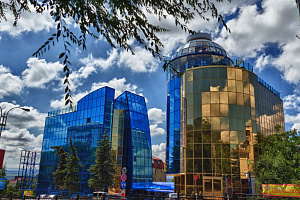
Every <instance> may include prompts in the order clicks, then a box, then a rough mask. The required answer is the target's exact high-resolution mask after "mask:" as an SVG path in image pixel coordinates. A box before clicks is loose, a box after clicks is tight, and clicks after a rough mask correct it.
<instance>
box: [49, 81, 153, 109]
mask: <svg viewBox="0 0 300 200" xmlns="http://www.w3.org/2000/svg"><path fill="white" fill-rule="evenodd" d="M105 86H109V87H111V88H114V89H115V97H117V96H119V95H120V94H122V93H123V92H124V91H128V92H132V93H134V94H137V91H138V86H137V85H134V84H131V83H126V78H125V77H123V78H120V79H118V78H113V79H112V80H110V81H108V82H99V83H93V85H92V88H91V89H90V90H89V91H85V92H80V93H77V94H75V95H73V103H74V104H75V105H76V103H77V102H78V101H79V100H80V99H81V98H82V97H84V96H85V95H87V94H88V93H90V92H92V91H94V90H97V89H99V88H101V87H105ZM139 95H141V96H143V94H142V93H139ZM145 100H146V102H147V99H146V98H145ZM51 107H52V108H54V109H59V108H64V107H65V99H64V95H62V96H61V99H60V100H52V101H51Z"/></svg>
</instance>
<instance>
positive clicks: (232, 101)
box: [228, 92, 236, 104]
mask: <svg viewBox="0 0 300 200" xmlns="http://www.w3.org/2000/svg"><path fill="white" fill-rule="evenodd" d="M228 95H229V102H228V103H229V104H236V93H234V92H229V93H228Z"/></svg>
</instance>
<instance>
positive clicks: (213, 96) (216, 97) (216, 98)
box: [210, 92, 220, 103]
mask: <svg viewBox="0 0 300 200" xmlns="http://www.w3.org/2000/svg"><path fill="white" fill-rule="evenodd" d="M210 94H211V103H220V95H219V92H211V93H210Z"/></svg>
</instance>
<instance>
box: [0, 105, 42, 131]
mask: <svg viewBox="0 0 300 200" xmlns="http://www.w3.org/2000/svg"><path fill="white" fill-rule="evenodd" d="M0 106H1V107H2V110H3V111H4V112H7V111H8V110H9V109H11V108H14V107H20V105H18V104H12V103H8V102H2V103H1V104H0ZM24 108H28V109H30V111H29V112H26V111H23V110H21V109H12V110H11V111H9V115H8V120H7V126H6V129H11V128H34V127H37V128H40V129H43V128H44V125H45V118H46V116H47V114H46V113H40V112H39V111H38V110H37V109H34V108H33V107H30V106H24Z"/></svg>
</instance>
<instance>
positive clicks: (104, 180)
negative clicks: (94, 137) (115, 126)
mask: <svg viewBox="0 0 300 200" xmlns="http://www.w3.org/2000/svg"><path fill="white" fill-rule="evenodd" d="M95 156H96V160H95V163H96V164H94V165H91V167H90V168H89V169H88V171H89V172H91V175H92V177H91V178H90V179H89V180H88V183H89V187H91V188H93V189H94V190H95V191H107V190H108V188H109V187H113V186H114V184H115V181H114V179H115V174H116V167H115V165H114V163H113V161H112V158H111V142H110V141H109V140H108V136H107V130H105V132H104V134H103V138H102V139H101V140H100V141H99V142H98V146H97V148H96V152H95Z"/></svg>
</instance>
